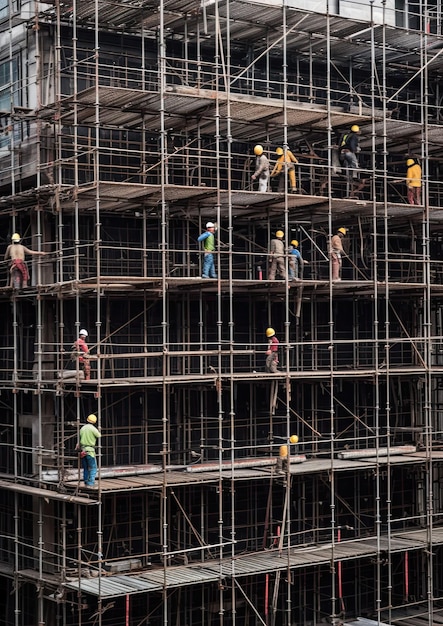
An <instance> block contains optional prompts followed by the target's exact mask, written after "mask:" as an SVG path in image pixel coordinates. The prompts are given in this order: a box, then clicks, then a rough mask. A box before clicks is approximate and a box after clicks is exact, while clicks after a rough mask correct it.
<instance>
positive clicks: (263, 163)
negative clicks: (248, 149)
mask: <svg viewBox="0 0 443 626" xmlns="http://www.w3.org/2000/svg"><path fill="white" fill-rule="evenodd" d="M254 154H255V171H254V173H253V174H252V176H251V179H252V180H258V190H259V191H260V192H266V191H268V186H269V159H268V157H267V156H266V155H265V153H264V150H263V146H261V145H260V144H257V145H256V146H254Z"/></svg>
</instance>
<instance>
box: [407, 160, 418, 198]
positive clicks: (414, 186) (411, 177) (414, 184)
mask: <svg viewBox="0 0 443 626" xmlns="http://www.w3.org/2000/svg"><path fill="white" fill-rule="evenodd" d="M406 167H407V168H408V169H407V172H406V187H407V190H408V203H409V204H421V165H420V164H419V163H418V162H417V161H416V160H415V159H412V158H411V157H409V158H408V159H406Z"/></svg>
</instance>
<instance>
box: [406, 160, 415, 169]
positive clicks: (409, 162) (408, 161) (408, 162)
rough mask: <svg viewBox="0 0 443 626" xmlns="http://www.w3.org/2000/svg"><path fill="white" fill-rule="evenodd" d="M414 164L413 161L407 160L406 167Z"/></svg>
mask: <svg viewBox="0 0 443 626" xmlns="http://www.w3.org/2000/svg"><path fill="white" fill-rule="evenodd" d="M414 163H415V161H414V159H408V160H407V161H406V165H407V166H408V167H409V166H410V165H414Z"/></svg>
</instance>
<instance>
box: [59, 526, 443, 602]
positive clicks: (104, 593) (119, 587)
mask: <svg viewBox="0 0 443 626" xmlns="http://www.w3.org/2000/svg"><path fill="white" fill-rule="evenodd" d="M433 541H434V544H435V545H442V544H443V528H441V529H434V531H433ZM427 542H428V535H427V531H426V530H425V529H423V530H417V531H407V532H398V533H394V534H393V535H392V536H391V537H390V538H388V537H385V536H383V537H380V538H378V539H377V538H376V537H368V538H365V539H353V540H346V541H341V542H339V543H335V544H334V546H333V545H332V544H326V545H319V546H309V547H301V546H300V547H293V548H291V549H290V550H289V551H288V550H287V549H284V550H281V551H280V550H277V549H275V550H268V551H264V552H260V553H256V554H248V555H245V556H243V555H238V556H236V557H234V558H230V557H229V558H225V559H223V560H221V561H219V560H214V561H206V562H205V563H200V564H197V565H186V566H174V567H167V568H165V569H163V568H159V569H152V570H150V571H148V572H143V573H139V574H133V575H128V576H102V577H101V578H85V579H83V578H82V579H81V580H76V581H70V582H67V583H66V584H65V586H66V587H67V588H68V589H70V590H72V591H79V590H81V591H82V592H84V593H90V594H92V595H96V596H101V597H103V598H105V597H107V598H110V597H118V596H122V595H126V594H135V593H147V592H150V591H160V590H162V589H163V588H164V587H166V588H175V587H180V586H187V585H199V584H203V583H209V582H214V581H218V580H220V579H221V578H232V577H243V576H254V575H257V576H260V575H262V574H263V573H267V572H272V571H282V570H284V569H287V568H288V567H290V568H291V569H298V568H302V567H314V566H316V565H322V564H324V565H329V563H330V562H331V560H334V562H337V561H346V560H353V559H360V558H369V557H375V556H376V555H377V554H379V553H380V552H388V551H389V550H390V551H391V553H394V552H406V551H410V550H419V549H423V548H425V547H426V546H427ZM196 552H198V550H197V551H196Z"/></svg>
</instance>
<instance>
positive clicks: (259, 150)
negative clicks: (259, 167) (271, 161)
mask: <svg viewBox="0 0 443 626" xmlns="http://www.w3.org/2000/svg"><path fill="white" fill-rule="evenodd" d="M254 154H256V155H257V156H260V155H261V154H263V146H261V145H260V144H257V145H256V146H254Z"/></svg>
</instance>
